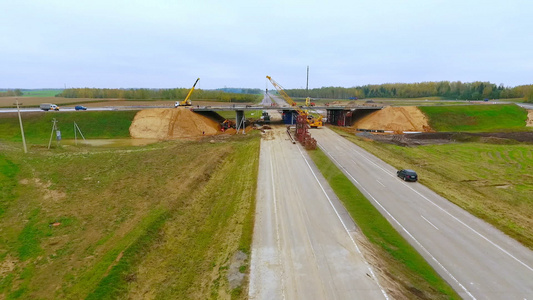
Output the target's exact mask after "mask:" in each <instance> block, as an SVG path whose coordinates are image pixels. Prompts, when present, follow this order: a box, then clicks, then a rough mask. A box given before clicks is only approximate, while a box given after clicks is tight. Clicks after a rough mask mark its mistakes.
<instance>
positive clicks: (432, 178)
mask: <svg viewBox="0 0 533 300" xmlns="http://www.w3.org/2000/svg"><path fill="white" fill-rule="evenodd" d="M332 129H333V130H334V131H335V132H337V133H339V134H340V135H342V136H344V137H345V138H347V139H348V140H350V141H351V142H353V143H355V144H357V145H358V146H360V147H362V148H363V149H365V150H366V151H368V152H370V153H372V154H373V155H375V156H377V157H379V158H381V159H382V160H383V161H385V162H386V163H388V164H390V165H392V166H394V167H396V168H397V169H403V168H408V169H413V170H416V171H417V173H418V175H419V181H420V182H421V183H422V184H424V185H425V186H427V187H429V188H430V189H432V190H433V191H435V192H437V193H438V194H440V195H441V196H443V197H444V198H446V199H448V200H450V201H451V202H453V203H455V204H457V205H458V206H460V207H461V208H463V209H465V210H466V211H468V212H470V213H471V214H473V215H475V216H477V217H479V218H481V219H483V220H485V221H487V222H488V223H490V224H492V225H493V226H495V227H496V228H498V229H499V230H501V231H503V232H504V233H506V234H507V235H509V236H511V237H512V238H514V239H516V240H517V241H519V242H521V243H522V244H523V245H525V246H526V247H529V248H530V249H533V219H532V218H531V216H532V215H533V176H532V174H533V146H532V145H529V144H513V145H498V144H490V143H480V142H472V143H453V144H446V145H426V146H418V147H400V146H396V145H391V144H385V143H380V142H375V141H368V140H364V139H362V138H359V137H356V136H354V135H352V134H349V133H346V132H344V131H342V130H341V129H338V128H332Z"/></svg>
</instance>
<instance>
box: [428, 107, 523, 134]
mask: <svg viewBox="0 0 533 300" xmlns="http://www.w3.org/2000/svg"><path fill="white" fill-rule="evenodd" d="M419 108H420V110H421V111H422V112H423V113H424V114H426V116H428V119H429V125H430V126H431V128H433V129H435V130H436V131H463V132H493V131H529V130H531V129H530V128H527V127H525V125H526V120H527V111H526V110H525V109H524V108H522V107H519V106H518V105H514V104H501V105H464V106H463V105H461V106H420V107H419Z"/></svg>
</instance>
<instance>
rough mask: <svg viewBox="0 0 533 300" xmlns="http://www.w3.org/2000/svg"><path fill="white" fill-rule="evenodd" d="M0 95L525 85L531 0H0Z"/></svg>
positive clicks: (530, 57)
mask: <svg viewBox="0 0 533 300" xmlns="http://www.w3.org/2000/svg"><path fill="white" fill-rule="evenodd" d="M0 11H1V12H2V17H0V88H64V87H66V88H80V87H94V88H176V87H182V88H190V87H191V86H192V84H193V83H194V81H195V80H196V78H198V77H199V78H201V79H200V81H199V83H198V86H197V88H201V89H215V88H222V87H245V88H260V89H265V88H269V89H272V88H273V87H272V86H271V85H270V83H269V82H268V81H267V79H266V75H269V76H272V78H273V79H274V80H276V81H277V82H278V83H279V84H280V85H282V86H283V87H284V88H287V89H290V88H305V87H306V68H307V66H309V88H320V87H324V86H342V87H353V86H361V85H365V84H381V83H411V82H423V81H442V80H448V81H462V82H473V81H490V82H492V83H495V84H502V83H503V84H504V85H505V86H510V87H512V86H517V85H523V84H533V18H532V12H533V1H530V0H506V1H503V0H501V1H494V0H483V1H478V0H446V1H441V0H328V1H314V0H307V1H299V0H298V1H296V0H286V1H282V0H270V1H254V0H226V1H221V0H218V1H216V0H142V1H141V0H127V1H122V0H105V1H103V0H91V1H87V0H76V1H67V0H61V1H60V0H0Z"/></svg>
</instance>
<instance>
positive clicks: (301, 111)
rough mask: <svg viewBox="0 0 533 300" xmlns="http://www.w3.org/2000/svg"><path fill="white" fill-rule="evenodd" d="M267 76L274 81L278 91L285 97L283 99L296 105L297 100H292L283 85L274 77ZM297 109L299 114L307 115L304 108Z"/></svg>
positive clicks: (271, 81)
mask: <svg viewBox="0 0 533 300" xmlns="http://www.w3.org/2000/svg"><path fill="white" fill-rule="evenodd" d="M266 78H268V80H270V83H272V85H273V86H274V87H275V88H276V90H277V91H278V93H279V94H280V95H281V97H283V99H285V101H286V102H287V103H289V105H290V106H296V107H298V106H297V105H296V102H294V100H292V98H291V97H290V96H289V95H287V93H285V91H284V90H283V87H282V86H281V85H280V84H279V83H277V82H276V81H275V80H274V79H272V77H270V76H267V77H266ZM296 111H297V112H298V114H299V115H307V114H306V113H305V112H304V111H303V110H301V109H299V108H297V109H296Z"/></svg>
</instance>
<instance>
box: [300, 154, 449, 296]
mask: <svg viewBox="0 0 533 300" xmlns="http://www.w3.org/2000/svg"><path fill="white" fill-rule="evenodd" d="M309 154H310V156H311V158H312V159H313V161H314V162H315V164H316V165H317V167H318V168H319V169H320V172H321V173H322V175H324V177H325V178H326V179H327V180H328V183H329V184H330V186H331V187H332V189H333V190H334V191H335V194H336V195H337V196H338V197H339V199H340V200H341V201H342V202H343V204H344V207H345V208H346V209H347V210H348V212H349V213H350V215H351V216H352V218H353V219H354V221H355V223H357V225H358V226H359V228H361V231H362V232H363V234H364V235H365V236H366V237H367V238H368V240H369V241H370V242H371V243H372V244H373V245H374V246H375V247H373V249H375V251H376V253H375V254H377V256H378V257H379V259H378V261H377V262H376V263H377V264H378V267H379V268H382V269H385V270H386V273H387V274H388V276H390V277H391V278H393V279H394V281H395V282H396V283H398V284H399V285H400V286H401V293H402V294H403V296H406V297H407V298H423V299H438V298H446V299H459V298H460V297H459V296H458V295H457V294H456V293H455V292H454V290H453V289H452V288H451V287H450V286H449V285H448V284H447V283H446V282H445V281H444V280H443V279H442V278H441V277H440V276H439V275H438V274H437V273H436V272H435V270H433V268H432V267H431V266H430V265H429V264H428V263H427V262H426V261H425V260H424V258H423V257H422V256H421V255H420V254H419V253H418V252H417V251H416V250H415V249H414V248H413V247H412V246H411V245H409V243H408V242H407V241H406V240H405V239H404V238H403V237H402V236H401V235H400V234H399V233H398V232H397V231H396V230H395V229H394V228H393V227H392V225H391V224H390V223H389V222H388V221H387V219H386V218H385V217H383V216H382V215H381V214H380V213H379V211H378V210H377V209H376V208H375V207H374V206H373V205H372V203H370V201H369V200H368V199H367V198H366V197H365V196H364V195H363V194H362V193H361V192H360V191H359V190H358V189H357V188H356V187H355V186H354V185H353V183H352V182H351V181H350V180H349V179H348V178H347V177H346V176H345V175H344V173H342V171H341V170H339V169H338V168H337V166H335V164H333V162H332V161H331V160H330V159H329V158H328V157H327V156H326V155H325V154H324V153H323V152H322V151H321V150H313V151H309ZM390 296H392V297H393V298H396V297H399V298H402V296H400V295H390Z"/></svg>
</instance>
